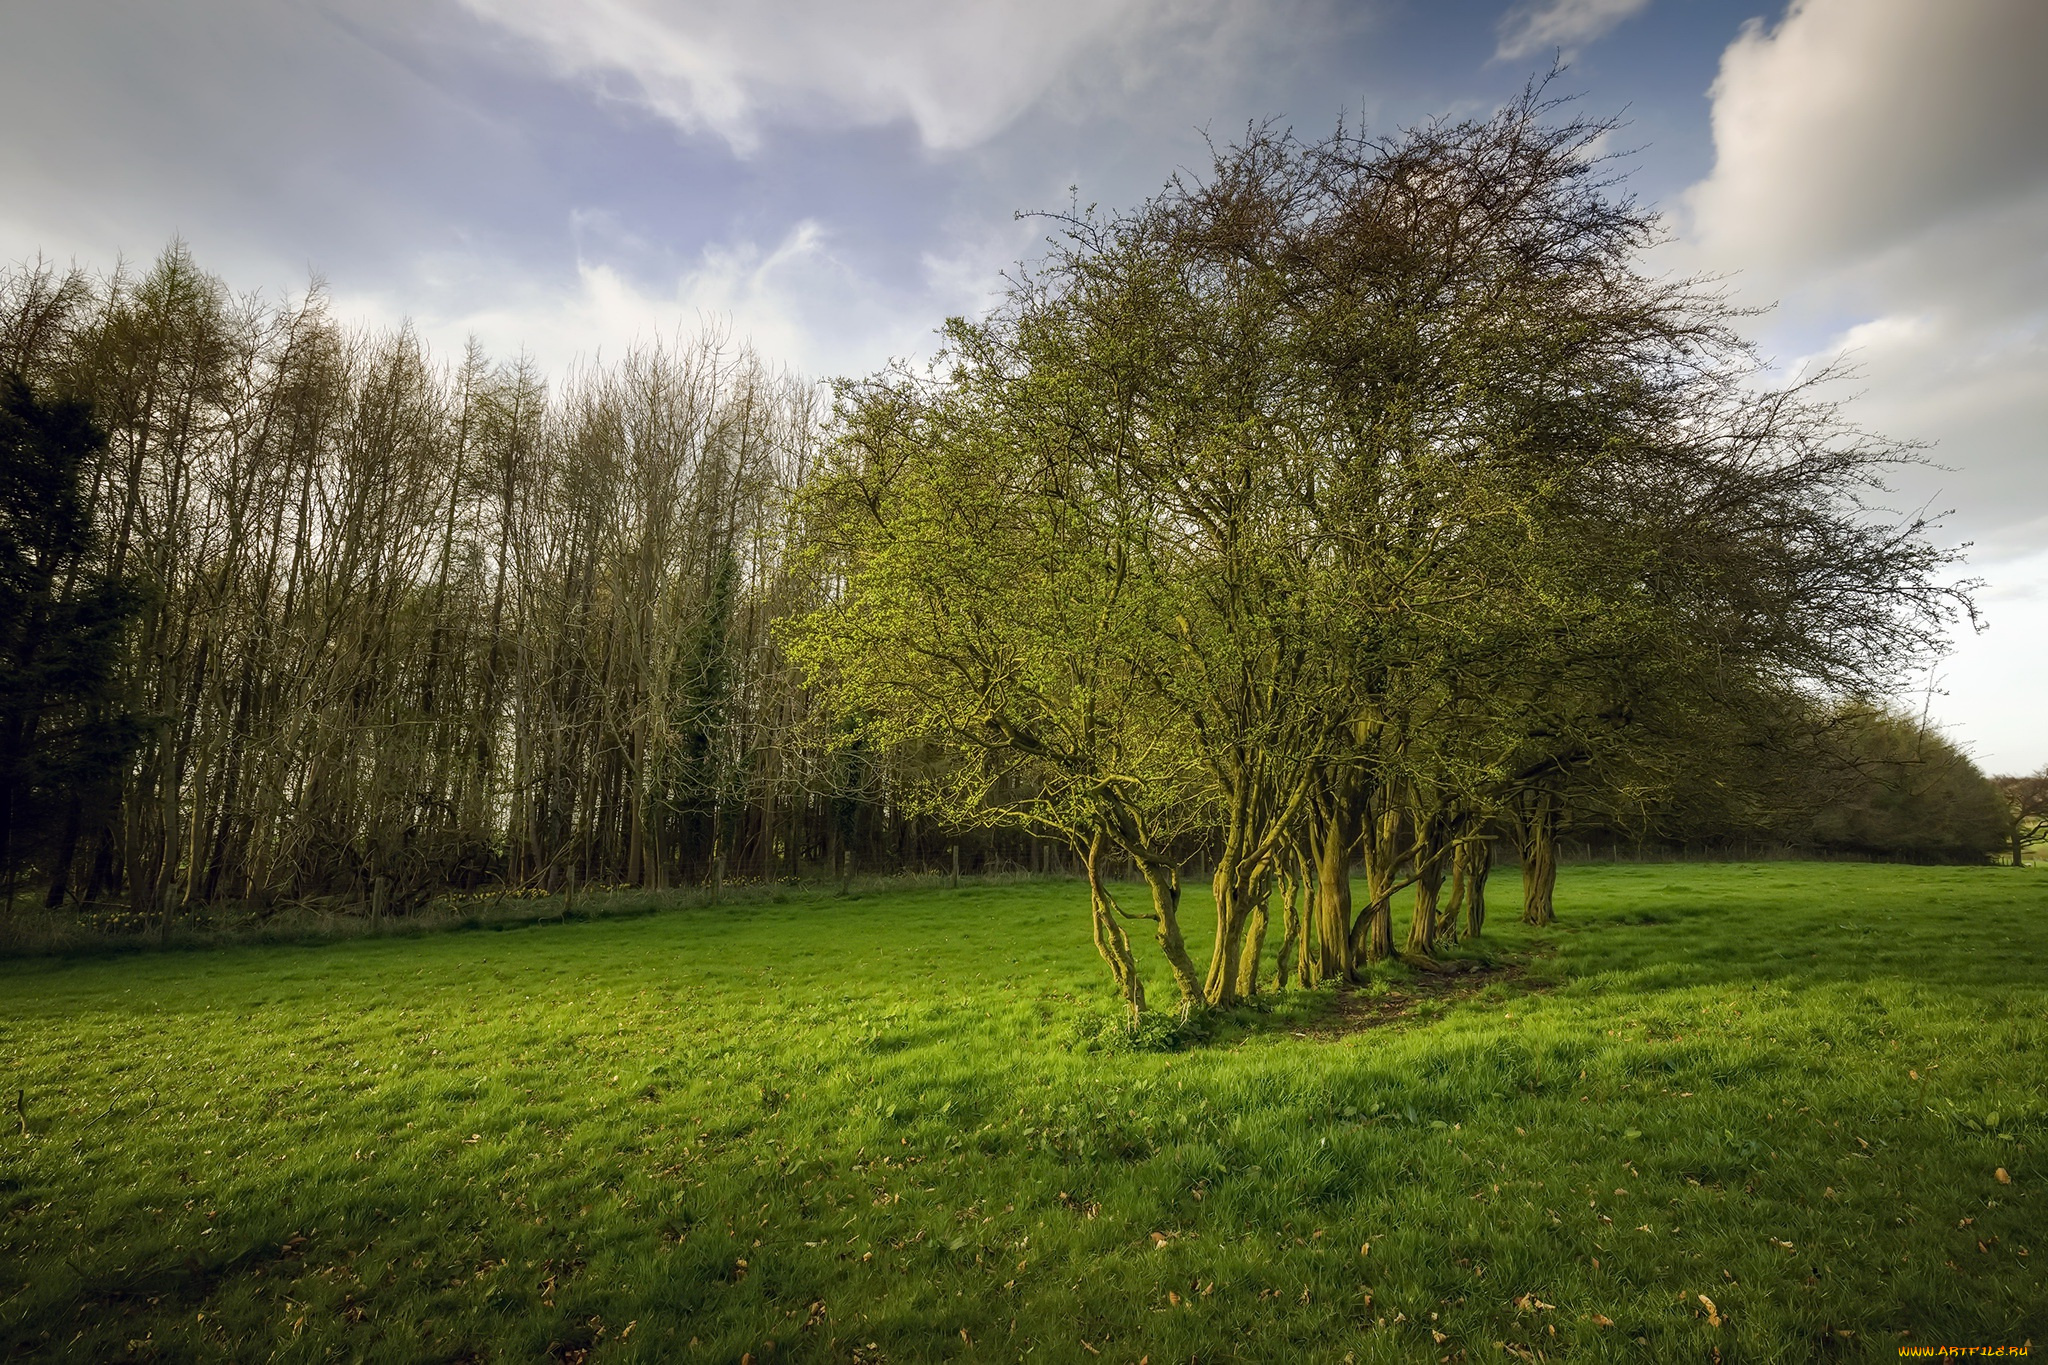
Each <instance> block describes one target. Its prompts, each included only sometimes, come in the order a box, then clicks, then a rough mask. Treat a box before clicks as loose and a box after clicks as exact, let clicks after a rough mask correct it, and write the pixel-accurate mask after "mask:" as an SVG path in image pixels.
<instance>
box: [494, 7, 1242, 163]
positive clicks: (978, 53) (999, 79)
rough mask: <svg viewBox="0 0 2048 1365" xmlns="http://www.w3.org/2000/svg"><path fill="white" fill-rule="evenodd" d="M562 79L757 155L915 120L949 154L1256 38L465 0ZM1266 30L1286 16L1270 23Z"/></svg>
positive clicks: (846, 13)
mask: <svg viewBox="0 0 2048 1365" xmlns="http://www.w3.org/2000/svg"><path fill="white" fill-rule="evenodd" d="M461 3H462V4H464V5H465V6H467V7H468V8H469V9H470V10H471V11H472V12H474V13H475V14H476V15H478V16H480V17H482V18H484V19H486V20H488V21H490V22H492V23H494V24H496V25H498V26H499V27H500V28H502V29H503V30H504V31H505V32H507V33H509V34H511V35H513V36H515V37H516V38H517V39H519V40H521V41H522V42H523V43H524V44H525V45H526V46H527V47H528V48H529V49H530V50H532V51H533V52H536V53H537V54H539V56H540V58H541V60H542V61H543V62H544V63H545V64H546V65H547V66H548V67H549V69H551V70H552V71H553V73H554V74H556V75H558V76H561V77H565V78H572V79H577V80H582V81H586V82H588V83H590V84H592V85H594V86H595V87H596V88H597V89H599V90H600V91H601V92H603V93H605V94H608V95H610V96H611V97H613V98H616V99H619V100H623V101H626V102H628V103H631V104H635V105H638V106H640V107H642V108H644V109H646V110H647V111H648V112H650V113H652V114H654V115H655V116H657V117H659V118H662V119H664V120H666V121H668V122H670V123H672V124H674V125H675V126H676V127H678V128H680V129H682V130H684V131H685V132H689V133H708V134H711V135H714V136H716V137H719V138H722V139H724V140H725V142H726V143H727V144H728V145H730V146H731V147H732V149H733V150H734V151H736V152H739V153H742V154H745V153H748V152H751V151H753V150H755V149H756V147H757V146H758V144H759V141H760V138H761V135H762V129H763V126H764V124H768V123H775V122H792V123H798V124H803V125H808V126H813V127H815V126H829V125H832V124H844V123H846V122H852V123H855V124H861V125H880V124H888V123H893V122H897V121H907V122H908V123H910V124H911V125H912V126H913V127H914V128H915V129H916V131H917V134H918V137H919V138H920V140H921V141H922V143H923V144H924V145H925V146H926V147H928V148H932V149H934V150H942V151H952V150H959V149H961V148H965V147H970V146H973V145H975V144H977V143H980V142H982V141H984V140H986V139H987V138H989V137H991V136H993V135H994V134H996V133H998V132H999V131H1001V130H1002V129H1003V128H1005V127H1007V126H1008V125H1009V124H1010V123H1011V122H1012V121H1013V120H1015V119H1016V118H1017V117H1018V116H1019V115H1021V114H1022V113H1023V112H1024V111H1026V110H1027V109H1029V108H1031V107H1032V106H1033V105H1034V104H1036V103H1037V102H1038V101H1039V100H1040V99H1042V98H1043V97H1045V96H1046V95H1047V94H1048V93H1049V92H1052V91H1054V90H1057V89H1059V88H1061V87H1062V85H1063V83H1064V82H1065V79H1066V77H1067V76H1068V75H1069V73H1070V72H1071V71H1072V70H1073V69H1074V68H1076V67H1080V66H1099V65H1100V64H1101V63H1102V62H1103V61H1104V60H1105V59H1113V60H1114V64H1115V65H1117V66H1118V68H1119V74H1120V77H1121V79H1122V80H1124V81H1129V80H1133V79H1140V78H1142V76H1143V74H1144V72H1145V71H1146V70H1148V69H1151V68H1153V67H1155V66H1156V65H1157V64H1158V63H1157V57H1158V48H1159V47H1160V46H1161V45H1162V43H1165V44H1166V45H1170V46H1173V47H1176V48H1187V49H1190V50H1193V51H1196V52H1199V51H1200V50H1201V49H1202V48H1204V47H1209V46H1213V45H1214V44H1215V40H1216V38H1217V36H1218V35H1219V34H1220V33H1236V34H1239V35H1242V36H1246V37H1249V36H1250V30H1251V29H1253V28H1254V27H1256V26H1257V25H1256V24H1255V22H1254V21H1255V20H1256V19H1257V17H1258V16H1257V13H1256V9H1257V7H1255V6H1253V5H1250V4H1243V3H1238V2H1237V0H977V2H976V3H973V4H961V3H957V2H956V0H874V2H873V3H867V4H859V5H853V4H847V3H844V0H789V3H783V4H778V5H775V6H772V7H771V6H763V5H759V4H755V3H750V0H461ZM1265 17H1266V18H1267V19H1269V20H1270V19H1273V18H1276V17H1277V16H1273V15H1271V14H1267V15H1266V16H1265Z"/></svg>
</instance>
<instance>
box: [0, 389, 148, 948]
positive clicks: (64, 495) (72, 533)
mask: <svg viewBox="0 0 2048 1365" xmlns="http://www.w3.org/2000/svg"><path fill="white" fill-rule="evenodd" d="M106 439H107V438H106V435H105V433H104V432H102V431H101V430H100V429H99V428H98V427H97V426H95V425H94V424H93V420H92V409H91V406H90V405H89V404H87V403H84V402H81V401H79V400H76V399H71V400H55V401H47V402H46V401H45V400H43V399H42V398H40V397H39V396H38V395H37V394H36V392H35V390H33V389H32V388H30V387H29V384H28V382H27V381H26V380H24V379H23V378H22V377H21V376H20V375H19V374H8V375H6V376H5V377H4V378H0V877H4V878H5V880H6V886H7V905H8V912H9V913H10V914H12V912H13V906H14V898H15V892H16V884H17V881H18V873H19V870H20V867H21V863H22V860H23V858H24V857H33V858H36V859H38V860H40V866H41V868H42V870H43V871H44V872H45V874H46V875H47V876H48V878H49V889H48V895H47V898H46V899H47V901H48V903H49V904H50V905H52V906H56V905H59V904H61V903H62V902H63V900H64V897H65V895H66V892H67V890H68V888H69V878H70V869H71V863H72V860H73V857H74V854H75V852H76V849H77V845H78V839H79V833H80V830H81V829H82V828H83V825H84V822H85V820H86V818H87V816H88V814H97V813H98V812H99V811H100V810H101V809H103V808H104V807H105V806H106V805H107V804H108V803H109V801H110V798H111V796H112V795H113V793H112V791H111V790H110V789H111V786H112V783H113V780H114V779H115V777H116V776H117V774H118V773H119V771H120V769H121V766H122V764H123V763H124V762H125V761H126V760H127V758H128V755H129V753H130V752H131V751H132V750H133V748H134V745H135V741H136V737H137V725H136V722H135V720H134V718H133V717H132V716H130V715H129V714H128V713H127V712H125V711H124V710H123V709H122V706H121V702H120V699H119V697H118V695H117V691H116V687H115V677H114V669H115V664H116V662H117V660H118V658H119V652H120V649H121V646H122V643H123V641H122V635H123V632H124V631H125V630H126V629H127V627H128V625H129V623H130V621H131V620H132V619H133V617H134V614H135V608H136V600H135V595H134V594H133V593H132V592H131V591H130V590H129V589H128V587H127V586H126V585H125V584H124V583H122V582H121V581H120V580H119V579H118V578H116V577H114V576H113V575H112V574H110V573H109V572H108V571H107V568H106V565H105V564H104V562H103V560H102V557H101V544H100V539H99V536H98V535H97V534H96V533H95V528H94V526H93V522H92V516H91V508H90V507H89V506H88V504H87V495H86V490H85V488H84V487H83V486H82V483H83V476H84V474H85V471H86V468H87V466H88V465H89V463H90V462H91V461H92V460H93V459H94V458H95V457H96V456H97V455H98V454H99V453H100V452H101V451H102V450H103V449H104V448H105V446H106Z"/></svg>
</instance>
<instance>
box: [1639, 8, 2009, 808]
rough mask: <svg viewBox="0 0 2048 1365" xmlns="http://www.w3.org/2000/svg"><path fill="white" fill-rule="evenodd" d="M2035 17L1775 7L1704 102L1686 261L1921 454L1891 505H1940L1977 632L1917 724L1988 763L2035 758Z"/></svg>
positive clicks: (1765, 334) (1858, 415)
mask: <svg viewBox="0 0 2048 1365" xmlns="http://www.w3.org/2000/svg"><path fill="white" fill-rule="evenodd" d="M2044 67H2048V6H2042V5H2040V4H2037V3H2034V2H2033V0H1945V3H1943V4H1940V5H1928V4H1925V3H1922V2H1921V0H1794V3H1793V4H1792V5H1791V6H1790V8H1789V9H1788V10H1787V11H1786V13H1785V16H1784V17H1783V19H1782V20H1780V22H1779V23H1778V24H1776V25H1775V26H1769V25H1765V24H1762V23H1758V22H1752V23H1750V24H1749V25H1747V26H1746V27H1745V28H1744V29H1743V31H1742V33H1741V34H1740V36H1739V37H1737V38H1736V40H1735V41H1734V42H1733V43H1731V44H1730V45H1729V47H1728V48H1727V50H1726V51H1725V52H1724V53H1723V55H1722V60H1721V68H1720V74H1719V77H1718V79H1717V80H1716V81H1715V82H1714V85H1713V89H1712V98H1713V116H1712V123H1713V133H1714V149H1715V161H1714V168H1713V171H1712V173H1711V174H1710V175H1709V176H1708V177H1707V178H1706V179H1705V180H1703V181H1701V182H1700V183H1699V184H1697V185H1695V186H1693V187H1692V189H1690V190H1689V191H1688V192H1687V193H1686V195H1685V196H1684V199H1683V201H1682V207H1681V212H1680V214H1679V221H1680V223H1681V225H1682V228H1683V238H1684V239H1683V241H1682V242H1681V243H1680V249H1679V254H1680V255H1682V256H1686V257H1688V260H1687V262H1686V263H1687V264H1688V265H1691V266H1695V267H1704V268H1706V269H1710V270H1719V271H1726V272H1730V279H1731V283H1732V286H1733V288H1734V289H1735V291H1736V294H1737V297H1738V298H1739V299H1741V300H1743V301H1745V302H1754V303H1768V302H1776V303H1777V305H1778V306H1777V308H1776V310H1775V311H1774V312H1773V313H1772V314H1770V315H1769V316H1768V317H1767V318H1765V319H1763V320H1761V321H1760V322H1759V323H1758V324H1757V333H1758V335H1759V337H1760V339H1761V340H1762V342H1763V344H1764V345H1765V347H1766V349H1767V350H1769V351H1773V352H1777V353H1789V354H1793V355H1799V356H1803V357H1804V358H1805V359H1806V360H1807V361H1812V360H1824V359H1829V358H1833V357H1836V356H1846V357H1847V358H1848V360H1849V361H1850V362H1851V363H1852V364H1853V366H1854V367H1855V368H1856V370H1857V372H1858V375H1857V378H1856V379H1855V380H1854V381H1853V383H1852V386H1851V387H1852V388H1853V390H1855V392H1854V393H1853V395H1852V394H1850V393H1848V392H1845V393H1844V395H1843V396H1844V397H1846V398H1849V409H1848V410H1849V415H1850V416H1852V417H1853V418H1854V419H1855V420H1857V421H1858V422H1860V423H1861V424H1863V425H1865V426H1867V427H1869V428H1872V429H1874V430H1878V431H1881V432H1884V433H1885V434H1887V435H1891V436H1895V437H1900V438H1906V439H1912V440H1918V441H1924V442H1927V443H1929V445H1930V447H1931V449H1930V452H1929V453H1930V455H1931V456H1932V458H1933V459H1934V460H1935V461H1938V462H1939V467H1927V468H1922V469H1918V470H1905V471H1902V472H1901V473H1900V475H1899V476H1898V478H1897V480H1896V483H1897V488H1896V489H1895V492H1894V495H1893V498H1892V503H1893V506H1894V507H1895V509H1897V510H1900V511H1913V510H1916V509H1919V508H1923V507H1924V508H1926V509H1928V510H1930V511H1936V512H1940V511H1945V510H1948V509H1953V515H1952V516H1951V517H1950V518H1949V519H1948V523H1947V526H1946V528H1945V532H1944V534H1946V535H1948V536H1950V537H1952V538H1953V539H1955V540H1964V539H1968V540H1973V541H1975V542H1977V550H1976V553H1975V559H1976V565H1977V571H1978V572H1980V573H1982V574H1983V575H1984V576H1985V578H1986V579H1987V580H1988V582H1989V584H1990V590H1989V591H1988V592H1987V594H1986V596H1985V600H1984V605H1985V606H1986V608H1987V610H1988V614H1989V618H1990V621H1991V630H1990V631H1989V633H1987V634H1986V635H1984V636H1981V637H1980V636H1970V635H1963V634H1958V636H1957V638H1956V645H1957V649H1956V654H1955V655H1954V657H1953V658H1952V659H1951V660H1950V661H1949V662H1948V663H1946V664H1945V665H1944V666H1943V670H1942V671H1943V675H1944V677H1945V678H1946V679H1947V681H1946V682H1945V683H1944V687H1945V688H1946V695H1945V696H1943V697H1941V698H1940V700H1938V701H1937V703H1936V709H1937V710H1938V711H1939V712H1941V713H1942V714H1943V715H1944V716H1946V717H1948V718H1949V719H1950V720H1951V722H1952V723H1954V724H1955V725H1956V726H1957V728H1958V729H1959V731H1960V732H1962V733H1964V734H1965V735H1966V736H1967V737H1968V738H1969V739H1970V740H1971V741H1972V743H1973V744H1974V745H1976V747H1977V749H1978V752H1979V754H1980V757H1982V758H1984V759H1985V760H1986V761H1987V762H1990V763H1992V764H1993V765H1994V766H1997V767H2001V768H2032V767H2035V766H2037V765H2038V764H2039V763H2040V762H2041V760H2042V758H2044V757H2048V719H2044V718H2043V717H2042V716H2041V714H2040V707H2039V703H2038V697H2037V695H2036V694H2037V693H2038V690H2039V689H2038V681H2037V680H2038V676H2039V671H2038V666H2039V664H2040V662H2041V658H2042V654H2041V649H2042V646H2041V645H2040V643H2039V642H2040V641H2042V640H2043V639H2048V478H2043V477H2042V476H2043V473H2044V467H2048V450H2044V439H2043V433H2044V432H2048V139H2043V138H2042V137H2041V136H2040V130H2041V129H2042V128H2043V127H2048V82H2044V81H2042V80H2041V78H2040V72H2041V71H2042V70H2043V69H2044Z"/></svg>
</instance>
